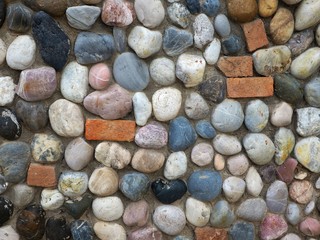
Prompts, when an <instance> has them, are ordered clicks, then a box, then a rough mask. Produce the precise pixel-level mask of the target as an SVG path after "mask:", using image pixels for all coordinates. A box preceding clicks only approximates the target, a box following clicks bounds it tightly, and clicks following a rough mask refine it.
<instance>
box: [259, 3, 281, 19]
mask: <svg viewBox="0 0 320 240" xmlns="http://www.w3.org/2000/svg"><path fill="white" fill-rule="evenodd" d="M258 7H259V15H260V16H261V17H271V16H272V15H273V14H274V13H275V12H276V11H277V8H278V0H271V1H270V0H261V1H259V2H258Z"/></svg>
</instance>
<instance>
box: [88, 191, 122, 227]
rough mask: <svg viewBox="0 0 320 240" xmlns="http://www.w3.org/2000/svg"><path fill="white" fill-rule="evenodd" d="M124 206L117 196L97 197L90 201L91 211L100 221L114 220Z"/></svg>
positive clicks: (117, 217) (120, 213)
mask: <svg viewBox="0 0 320 240" xmlns="http://www.w3.org/2000/svg"><path fill="white" fill-rule="evenodd" d="M123 211H124V206H123V203H122V201H121V199H120V198H119V197H115V196H112V197H101V198H100V197H98V198H96V199H94V200H93V202H92V212H93V214H94V216H95V217H96V218H98V219H99V220H102V221H107V222H110V221H114V220H117V219H119V218H121V216H122V214H123Z"/></svg>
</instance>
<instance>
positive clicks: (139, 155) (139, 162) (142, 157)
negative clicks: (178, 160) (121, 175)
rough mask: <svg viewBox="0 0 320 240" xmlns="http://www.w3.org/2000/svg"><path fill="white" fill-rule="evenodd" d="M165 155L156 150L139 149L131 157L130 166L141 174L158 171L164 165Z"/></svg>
mask: <svg viewBox="0 0 320 240" xmlns="http://www.w3.org/2000/svg"><path fill="white" fill-rule="evenodd" d="M164 161H165V155H164V154H163V153H162V152H160V151H157V150H153V149H143V148H140V149H138V151H136V152H135V154H134V155H133V157H132V161H131V166H132V167H133V168H134V169H135V170H137V171H139V172H143V173H152V172H156V171H158V170H159V169H160V168H161V167H162V166H163V164H164Z"/></svg>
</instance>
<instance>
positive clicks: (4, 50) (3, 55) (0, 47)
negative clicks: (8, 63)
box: [0, 20, 7, 65]
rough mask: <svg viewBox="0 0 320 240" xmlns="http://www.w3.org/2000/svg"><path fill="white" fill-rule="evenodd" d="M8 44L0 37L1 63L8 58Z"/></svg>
mask: <svg viewBox="0 0 320 240" xmlns="http://www.w3.org/2000/svg"><path fill="white" fill-rule="evenodd" d="M0 25H1V20H0ZM6 54H7V46H6V44H5V42H4V41H3V40H2V39H1V38H0V65H2V64H3V63H4V61H5V59H6Z"/></svg>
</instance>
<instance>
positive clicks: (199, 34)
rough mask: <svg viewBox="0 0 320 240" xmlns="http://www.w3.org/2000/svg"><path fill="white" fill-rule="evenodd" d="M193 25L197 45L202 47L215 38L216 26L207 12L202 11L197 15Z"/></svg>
mask: <svg viewBox="0 0 320 240" xmlns="http://www.w3.org/2000/svg"><path fill="white" fill-rule="evenodd" d="M192 26H193V32H194V36H193V39H194V45H195V47H197V48H199V49H202V48H203V47H204V46H206V45H207V44H208V43H209V42H211V41H212V40H213V34H214V28H213V25H212V23H211V21H210V19H209V18H208V17H207V15H206V14H204V13H201V14H199V15H198V16H196V18H195V19H194V22H193V25H192Z"/></svg>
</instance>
